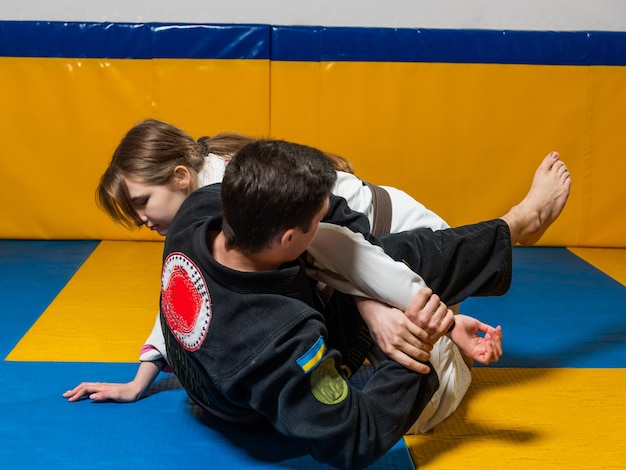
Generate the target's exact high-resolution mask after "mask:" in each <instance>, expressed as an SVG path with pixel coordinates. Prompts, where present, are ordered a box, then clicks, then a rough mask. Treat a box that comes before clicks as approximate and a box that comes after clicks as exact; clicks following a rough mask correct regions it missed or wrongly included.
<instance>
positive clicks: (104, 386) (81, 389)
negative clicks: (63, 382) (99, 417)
mask: <svg viewBox="0 0 626 470" xmlns="http://www.w3.org/2000/svg"><path fill="white" fill-rule="evenodd" d="M160 370H161V367H160V365H159V362H158V361H154V362H152V361H142V362H140V363H139V368H138V369H137V374H136V375H135V378H134V379H133V380H132V381H131V382H128V383H125V384H121V383H108V382H83V383H81V384H80V385H78V386H77V387H74V388H73V389H72V390H68V391H67V392H65V393H64V394H63V396H64V397H65V398H67V399H68V401H78V400H82V399H90V400H93V401H104V400H112V401H118V402H122V403H128V402H133V401H137V400H139V399H140V398H141V396H142V395H143V394H144V392H145V391H146V390H148V387H150V385H151V384H152V382H154V379H156V377H157V375H159V372H160Z"/></svg>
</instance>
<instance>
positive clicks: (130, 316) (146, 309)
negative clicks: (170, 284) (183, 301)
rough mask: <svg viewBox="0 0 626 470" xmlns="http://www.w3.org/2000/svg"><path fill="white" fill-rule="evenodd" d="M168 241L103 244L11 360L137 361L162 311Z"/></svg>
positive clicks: (26, 337)
mask: <svg viewBox="0 0 626 470" xmlns="http://www.w3.org/2000/svg"><path fill="white" fill-rule="evenodd" d="M162 254H163V243H161V242H110V241H109V242H106V241H104V242H101V243H100V244H99V245H98V246H97V247H96V249H95V250H94V252H93V253H92V254H91V256H90V257H89V258H88V259H87V260H86V261H85V263H84V264H83V265H82V266H81V267H80V269H79V270H78V271H77V272H76V274H74V276H73V277H72V279H71V281H70V282H69V283H68V284H67V285H66V286H65V288H64V289H63V290H62V291H61V292H60V293H59V295H58V296H57V297H56V298H55V299H54V301H53V302H52V303H51V304H50V306H49V307H48V308H47V309H46V310H45V312H44V313H43V314H42V315H41V317H40V318H39V320H37V322H36V323H35V324H34V325H33V327H32V328H31V329H30V330H29V331H28V333H26V335H24V337H23V338H22V339H21V341H20V342H19V343H18V344H17V346H16V347H15V348H14V349H13V351H11V353H10V354H9V355H8V356H7V358H6V359H7V360H12V361H53V362H54V361H61V362H83V361H85V362H133V361H137V360H138V358H139V351H140V349H141V346H142V345H143V340H145V339H146V338H147V336H148V334H149V333H150V331H151V330H152V326H153V324H154V320H155V318H156V314H157V312H158V311H159V292H160V273H161V258H162Z"/></svg>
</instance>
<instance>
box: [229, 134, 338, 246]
mask: <svg viewBox="0 0 626 470" xmlns="http://www.w3.org/2000/svg"><path fill="white" fill-rule="evenodd" d="M336 179H337V173H336V172H335V168H334V167H333V165H332V163H331V162H330V161H329V160H328V158H327V157H326V156H325V155H324V153H323V152H321V151H319V150H317V149H314V148H312V147H308V146H305V145H299V144H294V143H291V142H285V141H278V140H259V141H256V142H253V143H250V144H248V145H246V146H245V147H243V148H242V149H241V150H239V152H237V153H236V154H235V156H234V157H233V159H232V160H231V162H230V163H229V164H228V166H227V167H226V172H225V173H224V179H223V181H222V205H223V207H224V219H223V221H222V230H223V232H224V235H225V237H226V246H227V248H229V249H230V248H236V249H239V250H242V251H246V252H252V253H254V252H258V251H260V250H262V249H264V248H266V247H267V246H268V245H269V243H270V242H271V240H272V238H273V237H274V236H275V235H277V234H279V233H280V232H281V231H283V230H288V229H290V228H300V229H301V230H302V231H304V232H307V231H308V230H309V228H310V226H311V222H312V220H313V217H314V216H315V214H316V213H317V212H318V211H319V210H320V208H321V206H322V204H323V203H324V201H325V199H326V198H328V197H329V196H330V193H331V191H332V188H333V185H334V184H335V180H336Z"/></svg>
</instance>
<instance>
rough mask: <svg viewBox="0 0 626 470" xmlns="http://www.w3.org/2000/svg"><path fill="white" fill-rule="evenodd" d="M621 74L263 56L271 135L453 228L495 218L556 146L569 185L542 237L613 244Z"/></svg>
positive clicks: (625, 118)
mask: <svg viewBox="0 0 626 470" xmlns="http://www.w3.org/2000/svg"><path fill="white" fill-rule="evenodd" d="M625 80H626V68H625V67H586V66H531V65H500V64H441V63H356V62H338V63H321V64H302V63H297V62H280V63H273V64H272V110H273V113H272V133H273V134H275V135H279V136H287V137H296V138H297V139H299V140H300V141H303V142H305V143H309V144H312V145H315V146H319V147H321V148H323V149H324V150H327V151H331V152H335V153H339V154H342V155H344V156H346V157H348V158H349V159H350V160H352V161H353V162H354V163H355V165H356V169H357V173H358V174H359V175H360V176H362V177H363V178H364V179H367V180H370V181H372V182H374V183H378V184H386V185H391V186H396V187H399V188H401V189H403V190H405V191H407V192H408V193H410V194H411V195H413V196H414V197H415V198H417V199H418V200H420V201H421V202H423V203H424V204H425V205H426V206H427V207H429V208H431V209H433V210H435V211H436V212H437V213H439V214H440V215H441V216H442V217H444V218H445V219H446V220H447V221H448V222H449V223H450V224H452V225H460V224H465V223H471V222H476V221H479V220H483V219H490V218H493V217H498V216H500V215H502V214H503V213H504V212H505V211H506V210H507V209H508V208H509V207H511V205H513V204H515V203H516V202H517V201H519V200H521V198H522V197H523V195H524V194H525V193H526V191H527V190H528V187H529V185H530V181H531V179H532V175H533V173H534V170H535V168H536V166H537V165H538V164H539V163H540V161H541V160H542V158H543V156H544V155H546V154H547V153H548V152H549V151H551V150H557V151H559V152H560V153H561V155H562V158H563V159H564V160H565V161H566V162H567V165H568V167H569V169H570V172H571V174H572V176H573V179H574V184H573V187H572V193H571V196H570V199H569V201H568V205H567V206H566V208H565V210H564V212H563V214H562V216H561V218H560V219H559V220H558V221H557V222H556V223H555V225H554V226H553V227H552V228H551V229H550V230H549V231H548V233H547V234H546V235H545V236H544V238H543V239H542V240H541V242H540V244H544V245H575V246H576V245H580V246H590V245H593V246H616V247H623V246H625V245H626V216H625V213H624V211H623V210H622V208H621V205H622V204H623V202H625V201H626V186H625V185H623V184H621V183H620V180H621V179H623V177H624V175H626V160H625V159H622V158H619V157H618V156H619V155H620V154H621V149H622V148H623V147H624V143H625V142H624V140H625V139H626V135H625V134H624V133H623V132H622V131H621V130H620V129H621V127H622V124H623V123H624V122H626V88H625V87H623V86H620V85H619V83H620V81H621V83H623V82H624V81H625ZM311 116H313V118H311Z"/></svg>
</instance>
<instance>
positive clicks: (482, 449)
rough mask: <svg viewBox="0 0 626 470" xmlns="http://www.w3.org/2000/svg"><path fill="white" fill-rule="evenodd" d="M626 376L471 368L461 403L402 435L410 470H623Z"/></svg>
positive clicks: (625, 459)
mask: <svg viewBox="0 0 626 470" xmlns="http://www.w3.org/2000/svg"><path fill="white" fill-rule="evenodd" d="M625 387H626V370H624V369H495V368H494V369H485V368H477V369H475V370H474V382H473V384H472V386H471V388H470V391H469V393H468V395H467V396H466V398H465V400H464V401H463V403H462V404H461V406H460V407H459V409H458V410H457V411H456V413H455V414H453V415H452V416H451V417H450V418H448V419H447V420H446V421H445V422H444V423H442V424H440V425H439V426H437V427H436V428H435V429H434V430H433V431H432V432H430V433H428V434H423V435H418V436H407V437H405V441H406V443H407V446H408V447H409V451H410V452H411V456H412V457H413V460H414V463H415V466H416V468H418V469H419V470H427V469H446V470H454V469H459V470H461V469H462V470H466V469H480V468H490V469H493V468H497V469H506V470H514V469H520V470H544V469H559V470H560V469H563V470H565V469H567V470H570V469H581V470H582V469H585V470H588V469H616V468H626V447H625V446H624V444H625V440H626V437H625V436H626V400H624V389H625Z"/></svg>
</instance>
